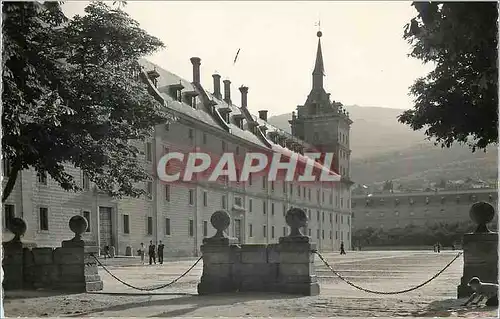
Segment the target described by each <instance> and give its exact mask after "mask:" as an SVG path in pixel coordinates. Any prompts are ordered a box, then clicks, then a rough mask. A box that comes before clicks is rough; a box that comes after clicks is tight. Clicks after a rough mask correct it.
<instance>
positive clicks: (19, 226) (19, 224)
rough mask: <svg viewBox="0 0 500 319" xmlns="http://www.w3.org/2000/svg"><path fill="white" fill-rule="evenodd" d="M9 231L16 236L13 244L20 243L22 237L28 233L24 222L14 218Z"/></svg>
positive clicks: (9, 224)
mask: <svg viewBox="0 0 500 319" xmlns="http://www.w3.org/2000/svg"><path fill="white" fill-rule="evenodd" d="M7 229H8V230H10V231H11V232H12V233H13V234H14V238H13V239H12V242H20V241H21V237H22V236H23V235H24V233H26V229H27V226H26V223H25V222H24V220H22V219H21V218H18V217H14V218H12V219H11V220H10V221H9V222H8V224H7Z"/></svg>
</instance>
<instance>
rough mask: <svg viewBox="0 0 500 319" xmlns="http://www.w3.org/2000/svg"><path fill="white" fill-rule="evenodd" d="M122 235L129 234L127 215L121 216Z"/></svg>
mask: <svg viewBox="0 0 500 319" xmlns="http://www.w3.org/2000/svg"><path fill="white" fill-rule="evenodd" d="M123 233H124V234H130V220H129V216H128V215H123Z"/></svg>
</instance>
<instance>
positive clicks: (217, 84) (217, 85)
mask: <svg viewBox="0 0 500 319" xmlns="http://www.w3.org/2000/svg"><path fill="white" fill-rule="evenodd" d="M212 77H213V78H214V96H215V97H216V98H218V99H220V98H221V97H222V96H221V94H220V75H218V74H212Z"/></svg>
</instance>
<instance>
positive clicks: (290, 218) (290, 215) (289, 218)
mask: <svg viewBox="0 0 500 319" xmlns="http://www.w3.org/2000/svg"><path fill="white" fill-rule="evenodd" d="M285 220H286V223H287V225H288V226H289V227H290V235H289V237H303V236H304V234H302V232H301V230H300V229H301V228H302V227H306V226H307V214H306V212H305V211H304V210H303V209H300V208H290V209H289V210H288V212H287V213H286V217H285Z"/></svg>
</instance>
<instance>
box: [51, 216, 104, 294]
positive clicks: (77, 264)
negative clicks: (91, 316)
mask: <svg viewBox="0 0 500 319" xmlns="http://www.w3.org/2000/svg"><path fill="white" fill-rule="evenodd" d="M87 225H88V222H87V220H86V219H85V217H83V216H80V215H75V216H73V217H71V219H70V220H69V228H70V229H71V231H72V232H74V233H75V237H74V238H73V239H71V240H65V241H63V242H62V247H61V248H57V249H56V250H55V251H54V262H55V263H56V264H58V265H59V267H60V280H59V287H60V288H62V289H65V290H66V289H67V290H75V291H86V292H89V291H99V290H102V288H103V283H102V280H101V278H100V277H99V274H98V271H97V262H96V261H95V259H94V257H92V254H93V255H94V256H97V253H98V251H99V248H98V247H97V246H87V245H85V242H84V241H83V239H82V234H83V233H84V232H85V230H86V229H87Z"/></svg>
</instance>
